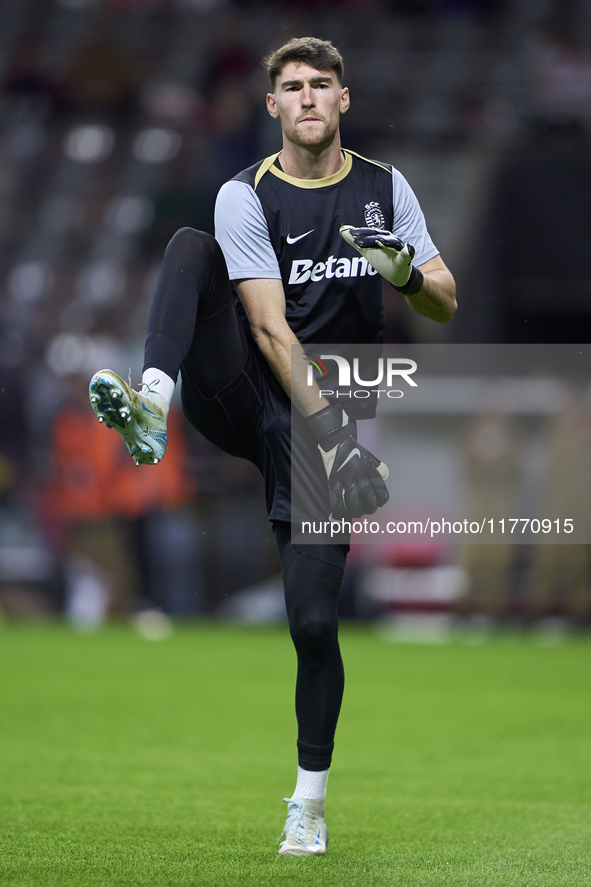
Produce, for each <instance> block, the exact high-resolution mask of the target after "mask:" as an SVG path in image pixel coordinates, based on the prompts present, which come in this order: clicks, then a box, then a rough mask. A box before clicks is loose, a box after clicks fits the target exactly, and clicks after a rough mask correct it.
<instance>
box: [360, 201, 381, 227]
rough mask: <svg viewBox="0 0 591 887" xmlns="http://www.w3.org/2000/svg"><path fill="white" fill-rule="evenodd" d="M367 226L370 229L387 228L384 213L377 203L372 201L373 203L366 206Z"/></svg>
mask: <svg viewBox="0 0 591 887" xmlns="http://www.w3.org/2000/svg"><path fill="white" fill-rule="evenodd" d="M365 224H366V225H367V227H368V228H385V227H386V220H385V219H384V213H383V212H382V208H381V206H380V204H379V203H377V201H375V200H372V202H371V203H366V204H365Z"/></svg>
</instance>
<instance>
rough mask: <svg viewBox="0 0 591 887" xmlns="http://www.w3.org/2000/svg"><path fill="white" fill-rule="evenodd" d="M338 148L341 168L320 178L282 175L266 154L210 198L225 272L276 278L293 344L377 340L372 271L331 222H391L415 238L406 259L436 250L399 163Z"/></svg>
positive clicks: (276, 160)
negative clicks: (342, 158)
mask: <svg viewBox="0 0 591 887" xmlns="http://www.w3.org/2000/svg"><path fill="white" fill-rule="evenodd" d="M343 153H344V156H345V163H344V165H343V166H342V168H341V169H340V170H339V171H338V172H337V173H335V174H334V175H332V176H328V177H327V178H323V179H297V178H294V177H293V176H289V175H287V174H286V173H285V172H284V171H283V170H282V169H281V166H280V165H279V164H280V157H279V155H277V154H276V155H273V156H272V157H268V158H266V159H265V160H262V161H260V162H259V163H256V164H255V165H254V166H251V167H250V168H249V169H246V170H244V171H243V172H241V173H239V174H238V175H237V176H235V178H233V179H232V180H231V181H230V182H226V184H225V185H223V186H222V188H221V189H220V192H219V194H218V199H217V202H216V212H215V224H216V239H217V240H218V242H219V244H220V246H221V247H222V250H223V252H224V255H225V258H226V263H227V265H228V271H229V274H230V279H231V280H243V279H252V278H273V279H278V280H282V281H283V288H284V291H285V299H286V320H287V322H288V324H289V326H290V327H291V329H292V330H293V332H294V333H295V335H296V336H297V337H298V339H299V341H300V342H301V343H302V344H307V343H327V344H328V343H368V344H373V343H379V342H381V341H382V337H383V327H384V319H383V303H382V280H381V278H380V277H379V275H378V274H377V272H376V271H375V270H374V269H373V268H372V267H371V265H368V263H367V261H366V259H364V258H363V257H362V256H360V255H359V253H358V252H357V251H356V250H355V249H354V248H353V247H352V246H349V244H347V243H345V241H344V240H343V239H342V238H341V236H340V234H339V228H340V227H341V225H352V226H354V227H373V228H385V229H387V230H389V231H393V232H394V233H395V234H396V235H397V236H398V237H400V238H401V240H403V241H404V242H408V243H411V244H412V245H413V246H414V247H415V250H416V253H415V259H414V264H415V265H421V264H423V263H424V262H427V261H428V260H429V259H431V258H433V257H434V256H436V255H437V254H438V250H437V249H436V248H435V246H434V245H433V242H432V240H431V238H430V237H429V234H428V232H427V227H426V225H425V219H424V216H423V213H422V212H421V209H420V206H419V204H418V201H417V199H416V197H415V195H414V193H413V192H412V190H411V188H410V186H409V185H408V183H407V182H406V180H405V179H404V177H403V176H402V175H401V173H399V172H398V170H396V169H394V167H392V166H390V165H389V164H387V163H378V162H376V161H373V160H367V159H366V158H364V157H361V156H360V155H358V154H355V153H354V152H352V151H344V152H343Z"/></svg>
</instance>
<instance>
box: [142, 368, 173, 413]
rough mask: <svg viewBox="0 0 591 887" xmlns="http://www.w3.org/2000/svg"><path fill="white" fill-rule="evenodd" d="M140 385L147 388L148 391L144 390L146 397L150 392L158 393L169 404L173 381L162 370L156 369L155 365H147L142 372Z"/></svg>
mask: <svg viewBox="0 0 591 887" xmlns="http://www.w3.org/2000/svg"><path fill="white" fill-rule="evenodd" d="M142 385H145V386H146V388H148V391H147V392H145V393H146V394H147V396H148V397H149V396H150V394H159V395H160V397H163V398H164V400H165V401H166V403H167V405H170V401H171V400H172V395H173V394H174V385H175V383H174V380H173V379H171V378H170V376H167V375H166V373H163V372H162V370H157V369H156V367H148V369H147V370H144V372H143V374H142Z"/></svg>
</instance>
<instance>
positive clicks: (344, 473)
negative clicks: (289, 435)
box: [307, 404, 389, 520]
mask: <svg viewBox="0 0 591 887" xmlns="http://www.w3.org/2000/svg"><path fill="white" fill-rule="evenodd" d="M307 422H308V427H309V428H310V431H311V432H312V434H313V436H314V438H315V440H316V442H317V443H318V449H319V450H320V455H321V456H322V461H323V462H324V468H325V470H326V476H327V478H328V487H329V496H330V506H331V509H332V513H331V515H330V519H331V520H338V519H339V518H343V517H362V516H363V515H364V514H373V513H374V512H375V511H376V510H377V509H378V508H380V507H381V506H382V505H385V504H386V502H387V501H388V499H389V495H388V490H387V488H386V484H385V483H384V481H385V480H386V478H387V477H388V467H387V466H386V465H385V464H384V462H380V460H379V459H376V457H375V456H374V455H373V454H372V453H370V452H369V450H366V449H365V447H363V446H361V444H360V443H358V442H357V440H356V427H355V423H354V422H351V420H350V419H349V417H348V416H347V414H346V412H345V411H344V410H343V408H342V407H340V406H337V405H336V404H331V405H330V406H328V407H325V408H324V409H323V410H320V411H319V412H318V413H313V415H311V416H308V418H307Z"/></svg>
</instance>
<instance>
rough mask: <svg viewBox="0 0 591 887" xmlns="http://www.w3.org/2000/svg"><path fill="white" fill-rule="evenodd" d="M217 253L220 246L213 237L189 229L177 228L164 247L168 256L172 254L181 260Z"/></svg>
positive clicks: (203, 232) (204, 232)
mask: <svg viewBox="0 0 591 887" xmlns="http://www.w3.org/2000/svg"><path fill="white" fill-rule="evenodd" d="M219 251H220V245H219V244H218V242H217V240H216V239H215V237H213V236H212V235H211V234H208V233H207V231H198V230H197V229H196V228H189V227H185V228H179V229H178V231H177V232H176V233H175V234H173V236H172V237H171V239H170V241H169V243H168V246H167V247H166V252H167V253H168V254H170V253H174V254H176V255H178V256H179V257H181V258H183V259H194V258H196V257H198V258H202V257H206V256H211V255H213V254H215V253H217V252H219Z"/></svg>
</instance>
